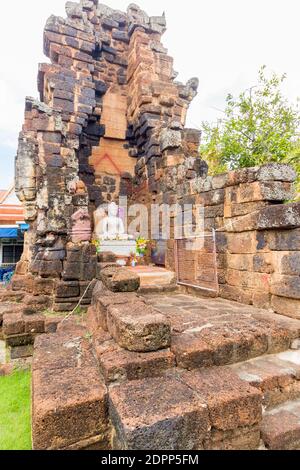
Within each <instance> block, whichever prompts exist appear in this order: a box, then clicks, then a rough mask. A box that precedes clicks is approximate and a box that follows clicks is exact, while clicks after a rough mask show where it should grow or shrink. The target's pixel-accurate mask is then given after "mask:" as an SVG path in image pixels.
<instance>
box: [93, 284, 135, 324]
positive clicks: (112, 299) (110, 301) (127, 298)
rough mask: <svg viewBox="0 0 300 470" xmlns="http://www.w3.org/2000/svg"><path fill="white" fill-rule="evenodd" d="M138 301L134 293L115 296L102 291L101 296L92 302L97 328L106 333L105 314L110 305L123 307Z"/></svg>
mask: <svg viewBox="0 0 300 470" xmlns="http://www.w3.org/2000/svg"><path fill="white" fill-rule="evenodd" d="M137 301H138V296H137V295H136V294H134V293H122V294H116V293H112V292H107V291H104V292H103V295H101V294H100V296H99V297H98V298H97V299H95V296H94V301H93V308H94V311H95V315H96V320H97V324H98V326H100V327H101V328H103V330H105V331H107V312H108V308H109V307H110V306H112V305H125V304H131V303H135V302H137Z"/></svg>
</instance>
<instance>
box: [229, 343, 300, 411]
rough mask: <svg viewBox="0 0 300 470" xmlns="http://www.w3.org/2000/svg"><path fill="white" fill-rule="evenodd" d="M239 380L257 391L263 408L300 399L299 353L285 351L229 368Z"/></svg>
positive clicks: (270, 407)
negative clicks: (261, 394)
mask: <svg viewBox="0 0 300 470" xmlns="http://www.w3.org/2000/svg"><path fill="white" fill-rule="evenodd" d="M231 368H232V370H233V371H234V372H235V373H236V374H237V375H238V376H239V377H240V379H242V380H244V381H246V382H248V383H249V384H250V385H252V386H254V387H257V388H259V389H260V390H261V391H262V393H263V395H264V397H263V404H264V407H265V409H272V408H273V407H275V406H277V405H279V404H282V403H284V402H286V401H288V400H296V399H300V351H299V350H298V351H292V350H290V351H286V352H283V353H280V354H275V355H270V356H264V357H260V358H257V359H253V360H250V361H246V362H243V363H240V364H235V365H233V366H231Z"/></svg>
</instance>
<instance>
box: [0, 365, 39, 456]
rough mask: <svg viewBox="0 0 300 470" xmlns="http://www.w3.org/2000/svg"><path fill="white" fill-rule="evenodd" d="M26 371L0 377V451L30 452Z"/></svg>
mask: <svg viewBox="0 0 300 470" xmlns="http://www.w3.org/2000/svg"><path fill="white" fill-rule="evenodd" d="M30 381H31V374H30V372H28V371H15V372H13V374H11V375H9V376H7V377H0V450H31V425H30Z"/></svg>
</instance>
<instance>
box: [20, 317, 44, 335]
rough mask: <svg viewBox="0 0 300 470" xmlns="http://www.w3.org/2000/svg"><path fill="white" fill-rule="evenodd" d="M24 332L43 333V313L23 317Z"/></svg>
mask: <svg viewBox="0 0 300 470" xmlns="http://www.w3.org/2000/svg"><path fill="white" fill-rule="evenodd" d="M24 320H25V333H30V334H37V333H45V317H44V316H43V315H30V316H29V317H24Z"/></svg>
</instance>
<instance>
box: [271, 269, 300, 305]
mask: <svg viewBox="0 0 300 470" xmlns="http://www.w3.org/2000/svg"><path fill="white" fill-rule="evenodd" d="M271 294H273V295H276V296H279V297H288V298H291V299H299V300H300V277H299V276H285V275H283V274H273V276H272V281H271Z"/></svg>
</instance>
